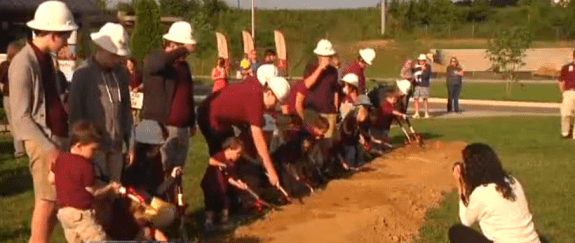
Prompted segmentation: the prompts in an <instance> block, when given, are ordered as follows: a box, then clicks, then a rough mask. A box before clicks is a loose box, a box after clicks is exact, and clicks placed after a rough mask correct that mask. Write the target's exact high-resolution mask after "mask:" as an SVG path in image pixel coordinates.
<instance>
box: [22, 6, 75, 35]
mask: <svg viewBox="0 0 575 243" xmlns="http://www.w3.org/2000/svg"><path fill="white" fill-rule="evenodd" d="M26 25H27V26H28V27H30V28H32V29H35V30H44V31H59V32H60V31H61V32H66V31H73V30H77V29H78V25H76V23H74V16H73V15H72V12H70V9H68V7H67V6H66V4H65V3H63V2H61V1H46V2H43V3H41V4H40V5H38V8H37V9H36V13H35V14H34V19H33V20H31V21H29V22H28V23H26Z"/></svg>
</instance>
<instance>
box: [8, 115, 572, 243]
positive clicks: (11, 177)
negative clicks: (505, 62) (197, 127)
mask: <svg viewBox="0 0 575 243" xmlns="http://www.w3.org/2000/svg"><path fill="white" fill-rule="evenodd" d="M414 126H415V128H416V129H417V130H418V131H419V132H421V133H422V134H424V136H427V137H428V138H430V139H434V140H442V141H454V140H463V141H466V142H485V143H488V144H490V145H491V146H493V148H494V149H495V150H496V151H497V152H498V153H499V155H500V157H501V160H502V162H503V166H504V167H505V168H506V169H507V170H508V171H509V172H510V173H511V174H512V175H514V176H516V177H517V179H518V180H519V181H520V182H521V183H522V184H523V186H524V188H525V191H526V196H527V199H528V202H529V206H530V209H531V212H532V213H533V216H534V221H535V226H536V228H537V230H538V232H539V233H540V235H541V236H543V237H544V238H545V239H547V240H548V242H573V239H575V231H574V230H573V229H575V221H573V220H572V215H575V209H574V208H573V207H572V204H573V203H574V202H575V194H573V193H572V192H573V191H575V182H574V181H573V179H572V175H573V173H574V172H575V164H573V163H572V161H574V160H575V154H574V153H572V152H571V151H572V148H573V146H574V143H575V142H574V141H571V140H560V139H559V120H558V118H553V117H541V118H539V117H508V118H482V119H454V120H444V119H436V120H426V121H424V120H421V121H415V122H414ZM392 136H396V137H397V138H396V140H397V141H399V139H401V138H402V134H401V133H400V131H398V130H397V129H396V130H393V132H392ZM191 141H192V143H191V147H190V152H189V154H188V162H187V164H186V168H185V177H184V180H185V182H184V183H185V186H184V189H185V198H186V200H187V202H188V203H189V204H190V207H189V208H188V213H192V212H201V210H202V209H203V195H202V191H201V189H200V186H199V184H200V180H201V178H202V175H203V172H204V170H205V168H206V166H207V147H206V144H205V142H204V140H203V138H202V136H201V135H199V134H198V135H196V136H195V137H194V138H192V140H191ZM12 154H13V149H12V144H11V139H10V137H8V136H6V135H2V136H0V192H1V197H0V198H1V199H0V207H1V208H2V210H0V242H26V241H27V239H28V237H29V231H30V228H29V225H30V216H31V212H32V207H33V193H32V189H31V182H30V178H29V173H28V164H27V161H25V160H23V161H20V162H18V161H16V160H15V159H13V158H12ZM446 176H450V175H446ZM457 221H458V218H457V201H456V196H455V195H454V193H450V194H447V196H446V197H445V199H444V202H443V204H442V205H441V206H440V207H439V208H438V209H433V210H431V212H430V213H428V215H427V220H426V223H425V225H424V226H423V228H422V229H421V231H420V234H421V238H420V239H419V241H420V242H446V232H447V229H448V228H449V226H450V225H452V224H453V223H456V222H457ZM190 232H193V230H192V229H190ZM53 242H64V237H63V234H62V230H61V229H60V228H59V227H58V229H57V230H56V232H55V234H54V237H53Z"/></svg>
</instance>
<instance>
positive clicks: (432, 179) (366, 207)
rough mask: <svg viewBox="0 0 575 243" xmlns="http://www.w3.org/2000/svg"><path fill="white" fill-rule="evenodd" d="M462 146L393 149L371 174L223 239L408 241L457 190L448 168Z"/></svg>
mask: <svg viewBox="0 0 575 243" xmlns="http://www.w3.org/2000/svg"><path fill="white" fill-rule="evenodd" d="M464 146H465V144H464V143H462V142H450V143H441V142H428V143H427V144H426V145H425V146H424V148H420V147H415V146H408V147H404V148H399V149H396V150H395V151H393V152H392V153H390V154H388V155H386V156H385V157H383V158H380V159H376V160H375V161H374V162H372V165H373V167H375V168H376V170H375V171H370V172H363V173H358V174H355V175H354V176H352V177H351V178H349V179H341V180H335V181H332V182H330V183H329V185H328V187H327V188H326V189H325V190H324V191H321V192H318V193H316V194H315V195H313V196H311V197H309V198H306V199H304V202H303V204H301V203H298V202H295V203H293V204H291V205H289V206H285V207H283V208H282V209H283V211H275V212H271V213H269V214H268V215H266V216H265V218H264V219H262V220H258V221H256V222H254V223H252V224H250V225H247V226H243V227H240V228H239V229H237V230H236V232H235V233H234V236H233V238H234V239H228V240H224V241H226V242H274V243H281V242H290V243H291V242H331V243H337V242H342V243H343V242H346V243H347V242H366V243H370V242H374V243H375V242H377V243H380V242H411V241H413V239H414V238H415V237H417V234H418V230H419V228H420V227H421V225H422V224H423V222H424V216H425V213H426V211H427V210H428V209H429V208H430V207H434V206H437V205H438V204H439V203H440V201H441V199H442V195H443V194H444V193H446V192H448V191H451V190H453V189H454V188H455V183H454V181H453V178H452V176H451V166H452V164H453V163H454V162H455V161H458V160H460V158H461V150H462V149H463V148H464ZM214 240H215V239H214ZM221 241H222V240H221V239H219V240H217V241H214V242H221ZM210 242H211V241H210Z"/></svg>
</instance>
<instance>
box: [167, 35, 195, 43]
mask: <svg viewBox="0 0 575 243" xmlns="http://www.w3.org/2000/svg"><path fill="white" fill-rule="evenodd" d="M163 37H164V39H166V40H169V41H173V42H176V43H182V44H189V45H193V44H196V43H197V42H196V40H194V39H182V38H178V37H177V36H172V35H170V33H168V34H165V35H163Z"/></svg>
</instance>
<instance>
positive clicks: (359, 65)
mask: <svg viewBox="0 0 575 243" xmlns="http://www.w3.org/2000/svg"><path fill="white" fill-rule="evenodd" d="M373 59H375V51H374V50H373V49H371V48H366V49H361V50H359V56H358V57H357V59H356V60H355V61H354V62H353V63H351V64H350V65H349V66H347V68H346V69H345V70H344V71H343V75H344V76H345V75H346V74H349V73H353V74H355V75H357V77H358V78H359V87H358V89H359V93H360V94H365V92H366V91H365V89H366V87H365V85H366V84H365V73H364V72H365V69H366V68H367V67H369V66H371V65H372V64H373Z"/></svg>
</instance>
